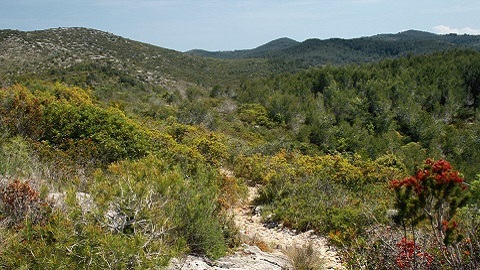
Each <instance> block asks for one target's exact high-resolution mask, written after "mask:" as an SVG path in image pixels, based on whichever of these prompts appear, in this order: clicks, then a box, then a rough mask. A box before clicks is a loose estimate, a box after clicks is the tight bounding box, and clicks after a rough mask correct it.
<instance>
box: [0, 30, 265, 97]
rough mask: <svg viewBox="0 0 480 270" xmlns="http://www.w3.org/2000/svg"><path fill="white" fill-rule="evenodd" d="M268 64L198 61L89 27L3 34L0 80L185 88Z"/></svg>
mask: <svg viewBox="0 0 480 270" xmlns="http://www.w3.org/2000/svg"><path fill="white" fill-rule="evenodd" d="M265 62H266V61H264V60H260V59H259V60H245V61H244V60H240V61H238V60H237V61H224V60H216V59H210V58H203V57H197V56H193V55H189V54H185V53H182V52H178V51H174V50H169V49H165V48H161V47H158V46H153V45H150V44H146V43H142V42H138V41H133V40H130V39H126V38H123V37H120V36H116V35H114V34H111V33H107V32H103V31H99V30H94V29H87V28H56V29H48V30H41V31H31V32H23V31H16V30H0V80H2V79H3V81H4V84H5V81H7V82H8V81H11V80H12V78H18V77H22V76H27V77H31V75H36V76H39V77H42V79H52V80H59V79H60V80H62V79H66V80H67V82H69V83H75V84H80V85H81V84H82V83H83V84H84V85H86V86H92V85H93V86H94V85H99V84H103V80H109V81H112V80H114V81H116V82H119V83H122V84H132V85H133V84H144V85H147V86H155V87H164V88H172V87H174V88H183V87H184V85H185V84H196V85H210V84H214V83H218V82H219V81H220V82H224V81H228V80H232V79H236V78H241V77H242V76H251V74H262V71H264V70H267V71H268V70H272V69H271V68H270V69H269V68H267V66H266V64H265ZM213 74H215V76H214V77H215V82H214V81H213V80H212V77H213V76H212V75H213ZM67 75H68V76H67Z"/></svg>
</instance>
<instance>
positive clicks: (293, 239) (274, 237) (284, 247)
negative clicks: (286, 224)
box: [235, 187, 343, 269]
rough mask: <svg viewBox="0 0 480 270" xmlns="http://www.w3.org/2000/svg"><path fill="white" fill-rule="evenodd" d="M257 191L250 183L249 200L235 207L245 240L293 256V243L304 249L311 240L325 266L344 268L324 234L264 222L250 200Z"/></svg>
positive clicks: (236, 218) (236, 220)
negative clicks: (297, 230)
mask: <svg viewBox="0 0 480 270" xmlns="http://www.w3.org/2000/svg"><path fill="white" fill-rule="evenodd" d="M257 193H258V188H256V187H249V189H248V201H247V202H246V203H244V204H243V206H242V207H238V208H237V209H235V223H236V225H237V227H238V228H239V230H240V234H241V235H242V237H243V238H244V241H245V242H247V243H250V244H255V245H257V246H259V247H260V248H261V249H262V250H264V251H270V252H281V253H284V254H287V255H290V257H291V253H292V252H293V250H294V247H295V248H297V250H298V249H302V248H303V249H305V248H306V247H307V246H308V245H309V244H311V245H312V247H313V250H314V251H315V252H316V254H315V255H316V256H317V257H318V258H319V259H320V260H321V261H322V262H323V264H324V266H325V268H326V269H343V267H342V265H341V263H340V260H339V258H338V256H337V254H336V252H335V250H333V249H332V248H330V247H329V246H328V245H327V241H326V239H325V238H323V237H320V236H318V235H315V234H314V233H313V231H308V232H305V233H301V234H297V233H296V232H295V231H292V230H289V229H286V228H283V227H281V226H280V227H276V228H267V227H266V226H265V225H264V224H263V223H262V218H261V216H260V210H259V209H258V208H259V207H257V209H252V204H251V203H252V201H253V200H254V199H255V197H256V196H257Z"/></svg>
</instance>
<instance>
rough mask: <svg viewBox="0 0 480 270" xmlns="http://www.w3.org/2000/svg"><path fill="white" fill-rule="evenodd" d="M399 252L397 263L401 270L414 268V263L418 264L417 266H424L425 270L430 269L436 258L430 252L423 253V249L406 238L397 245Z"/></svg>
mask: <svg viewBox="0 0 480 270" xmlns="http://www.w3.org/2000/svg"><path fill="white" fill-rule="evenodd" d="M397 247H398V248H399V252H398V255H397V259H396V263H397V266H398V267H399V268H400V269H408V268H410V267H411V266H412V263H413V261H414V260H415V261H416V262H417V264H418V265H417V266H419V265H422V266H425V268H428V267H430V265H431V264H432V262H433V260H434V257H433V256H432V254H430V253H428V252H422V251H421V248H420V247H419V246H417V245H415V242H414V241H412V240H407V239H406V238H405V237H404V238H402V240H400V242H398V243H397Z"/></svg>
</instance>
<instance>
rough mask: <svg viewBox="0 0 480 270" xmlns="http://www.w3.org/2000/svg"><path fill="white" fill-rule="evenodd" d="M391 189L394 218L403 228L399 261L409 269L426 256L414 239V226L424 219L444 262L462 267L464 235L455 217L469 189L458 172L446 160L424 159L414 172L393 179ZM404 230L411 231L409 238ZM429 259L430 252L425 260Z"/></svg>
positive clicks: (455, 266)
mask: <svg viewBox="0 0 480 270" xmlns="http://www.w3.org/2000/svg"><path fill="white" fill-rule="evenodd" d="M391 188H392V189H393V190H394V191H395V198H396V201H395V208H396V209H397V210H398V213H397V214H396V215H395V216H394V221H395V222H396V223H397V224H399V225H401V226H402V228H403V230H404V237H403V238H402V240H401V241H400V242H399V247H401V248H402V249H403V250H402V253H401V254H400V255H399V256H400V257H399V262H398V264H399V265H402V267H404V268H409V267H410V265H411V264H412V263H413V266H414V267H415V259H416V258H417V257H418V256H420V255H422V254H423V255H422V256H423V257H424V258H425V257H426V256H427V255H426V253H418V252H417V249H418V243H416V241H415V235H416V230H417V227H419V226H420V224H421V222H423V221H427V222H428V224H429V226H430V234H431V236H432V238H433V239H434V240H435V243H434V245H435V246H436V249H437V252H438V253H439V256H441V260H442V261H443V262H444V264H445V265H448V266H450V267H452V268H456V269H460V268H462V267H464V266H465V264H464V263H465V262H464V261H463V259H462V257H463V255H462V254H464V252H463V248H462V247H461V245H460V242H461V241H462V240H463V235H462V234H461V232H460V231H459V228H458V222H457V221H456V219H455V216H456V214H457V210H459V209H460V207H462V206H464V205H465V204H466V203H467V201H468V191H466V189H467V186H466V184H465V183H464V178H463V177H462V176H461V175H460V173H459V172H458V171H456V170H454V169H453V167H452V166H451V165H450V163H449V162H448V161H445V160H437V161H434V160H431V159H427V160H426V161H425V162H424V166H423V167H422V168H421V169H419V170H418V171H417V172H416V173H415V174H414V175H412V176H410V177H406V178H404V179H402V180H392V181H391ZM407 231H410V234H411V235H412V238H411V239H409V238H407ZM419 254H420V255H419ZM422 256H421V257H422ZM431 260H433V259H431V258H430V255H429V256H428V258H427V262H430V261H431ZM412 261H413V262H412Z"/></svg>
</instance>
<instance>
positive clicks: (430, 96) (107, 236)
mask: <svg viewBox="0 0 480 270" xmlns="http://www.w3.org/2000/svg"><path fill="white" fill-rule="evenodd" d="M59 31H60V30H59ZM80 31H85V30H84V29H80ZM40 34H41V33H36V35H40ZM57 34H58V33H57ZM3 35H4V36H5V37H7V36H8V38H9V39H8V38H5V40H7V39H8V40H9V42H12V40H13V39H12V38H11V36H10V35H11V33H4V34H3ZM101 37H104V38H107V40H109V41H108V43H107V44H109V46H111V47H109V50H110V52H109V53H110V55H112V57H113V58H112V59H114V58H115V59H117V60H116V62H115V61H110V60H109V61H110V62H108V61H106V62H102V60H98V61H97V62H95V61H91V58H88V59H90V60H88V61H87V60H85V61H83V62H79V63H77V64H76V65H74V64H71V65H70V64H68V65H67V66H63V65H64V64H65V63H70V62H69V60H68V59H63V60H61V57H60V58H59V60H58V61H59V63H60V64H58V65H57V64H51V65H50V64H48V65H47V64H42V65H43V66H42V65H40V66H42V67H44V68H43V69H37V68H36V67H39V63H40V64H41V63H44V61H46V59H44V58H42V57H44V56H41V55H39V56H38V58H40V60H38V61H39V62H35V61H36V59H37V58H32V59H30V60H29V61H31V62H29V63H30V64H28V65H26V67H31V70H29V69H28V68H26V69H25V70H18V69H17V67H16V66H15V65H16V63H15V61H13V60H12V59H10V58H8V57H7V56H8V55H7V54H4V55H2V58H0V61H2V63H4V64H6V65H4V68H3V69H2V72H0V75H1V77H0V78H1V81H0V82H1V84H2V88H1V89H0V131H1V140H0V192H1V194H0V220H1V225H0V231H1V233H0V266H1V267H2V268H5V269H19V268H25V269H52V268H54V269H61V268H67V267H68V268H72V267H73V268H93V269H97V268H98V269H106V268H115V269H143V268H162V267H165V266H166V265H167V264H168V262H169V260H170V259H171V258H173V257H179V256H182V255H184V254H189V253H192V254H199V255H203V256H206V257H209V258H212V259H216V258H219V257H221V256H223V255H225V254H226V253H228V252H230V251H231V250H233V249H234V248H235V247H236V246H238V245H239V244H240V242H239V238H238V234H237V228H235V226H234V223H233V219H232V216H231V211H230V210H231V208H232V207H234V206H235V205H236V203H237V202H238V201H239V200H240V199H241V198H243V197H245V194H246V189H247V186H259V187H260V196H259V197H258V198H257V199H256V201H255V202H256V204H258V205H261V206H262V207H263V209H264V211H262V215H264V219H265V221H266V222H268V223H269V224H282V225H283V226H285V227H289V228H292V229H296V230H298V231H307V230H313V231H315V232H316V233H318V234H320V235H324V236H327V237H328V239H329V241H330V244H332V245H335V246H336V247H337V249H338V250H339V252H340V254H341V256H342V262H343V264H344V265H345V267H347V268H350V269H359V268H365V269H475V268H476V267H478V264H479V263H480V261H479V260H480V244H479V243H480V242H479V233H480V232H479V228H480V227H479V225H480V217H479V216H478V207H479V202H480V201H479V200H480V197H479V195H480V177H479V173H480V169H479V168H478V164H479V163H480V155H479V154H478V153H479V150H480V138H479V136H480V125H479V121H480V115H479V113H480V111H479V107H480V53H479V52H478V51H477V50H472V49H450V50H442V51H438V52H433V53H428V54H423V53H422V54H418V55H417V54H415V53H411V54H407V55H404V56H401V57H398V58H395V59H384V60H381V61H377V62H371V63H356V64H355V63H352V64H345V65H341V66H339V65H334V64H328V63H327V64H325V65H322V66H318V67H311V68H301V67H299V66H297V67H295V68H294V69H291V66H289V65H293V64H292V62H290V63H289V64H287V63H283V64H281V63H279V62H276V61H271V60H265V59H263V60H262V59H253V60H251V59H240V60H238V59H237V60H235V59H233V60H218V59H206V58H205V59H203V58H201V57H197V56H187V55H183V54H180V53H178V54H179V55H177V53H175V52H172V51H168V52H164V51H161V50H157V49H155V48H153V46H152V47H150V46H149V45H142V44H136V46H137V47H138V48H139V50H140V51H142V52H143V53H144V54H145V55H148V51H150V50H151V51H154V52H155V53H156V54H158V55H160V54H163V56H162V57H164V59H169V60H168V61H167V60H164V62H168V67H171V71H165V70H166V69H165V70H164V69H163V68H164V67H158V68H155V69H156V70H157V71H158V72H156V71H152V72H151V73H148V72H147V71H146V70H148V67H149V65H152V66H153V65H154V63H155V61H147V60H145V61H144V60H142V59H145V57H140V56H138V59H134V58H132V59H130V60H129V61H126V60H125V61H126V62H125V64H122V61H124V58H123V56H121V55H120V54H117V53H116V50H117V49H118V48H117V47H115V45H114V44H115V40H113V39H112V38H111V36H109V35H105V34H102V35H101ZM0 38H1V37H0ZM69 38H72V37H71V36H70V37H69ZM384 38H386V37H384ZM125 42H126V41H125ZM129 42H130V41H129ZM127 43H128V42H127ZM127 43H125V44H127ZM2 44H5V43H2ZM112 44H113V45H112ZM122 44H123V45H122V46H127V45H125V44H124V43H122ZM292 44H293V43H292ZM277 45H278V44H277ZM29 46H30V45H29ZM95 46H99V45H98V44H97V45H92V47H95ZM279 46H280V45H279ZM80 47H81V46H80ZM280 47H282V46H280ZM28 48H30V47H28ZM82 48H84V47H82ZM18 50H21V49H18ZM122 50H126V49H125V48H124V49H122ZM10 53H11V52H10ZM31 53H32V54H34V53H33V52H31ZM12 55H20V54H10V56H12ZM81 55H88V52H78V55H77V56H76V57H80V56H81ZM125 55H127V54H126V53H125ZM145 55H144V56H145ZM165 55H170V56H171V55H174V56H175V59H179V61H180V64H178V65H177V64H175V63H174V60H173V59H174V58H170V56H165ZM25 61H26V60H25ZM62 61H63V62H62ZM142 61H144V62H142ZM128 63H132V65H135V66H134V67H130V66H128ZM182 66H185V68H187V69H188V68H189V67H191V68H192V69H193V71H192V70H185V71H183V70H182ZM275 67H278V69H276V68H275ZM135 68H137V69H141V68H145V70H143V71H141V72H140V71H138V70H137V71H136V69H135ZM12 69H13V70H14V71H12ZM196 70H202V71H201V72H198V73H196V72H195V71H196ZM257 71H258V72H257ZM163 72H167V75H168V77H161V76H163V75H162V74H163ZM142 76H143V77H142ZM155 76H157V77H155ZM159 81H162V82H163V83H159ZM225 172H231V173H225Z"/></svg>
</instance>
